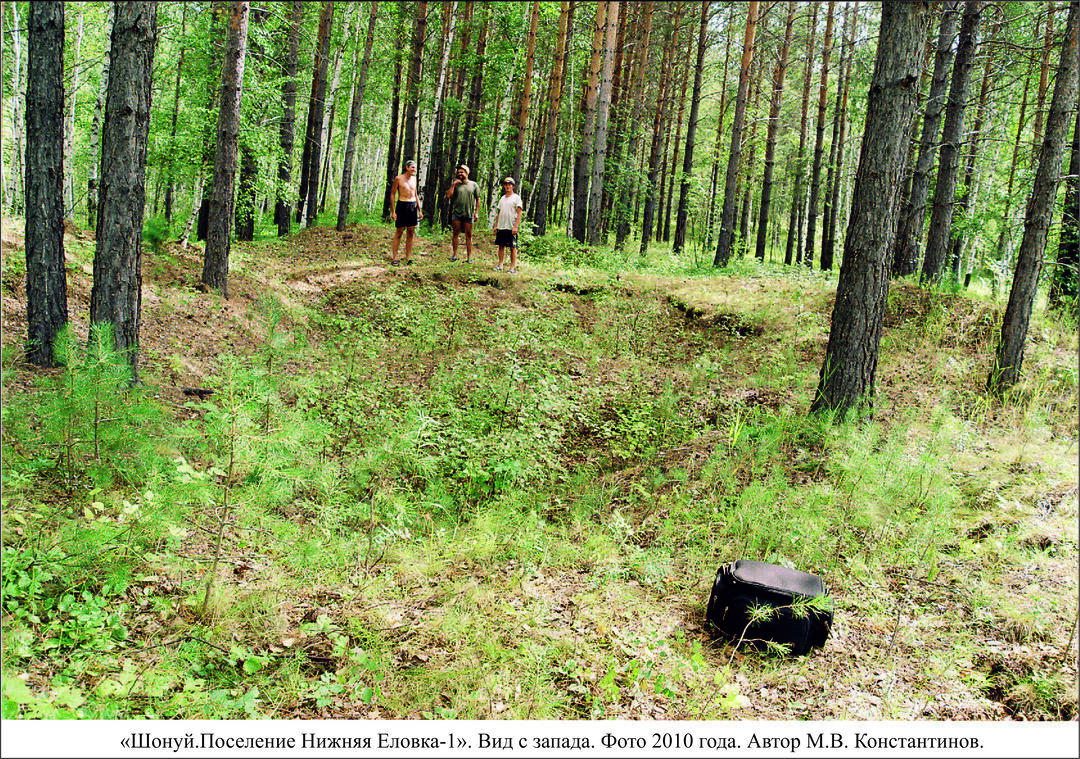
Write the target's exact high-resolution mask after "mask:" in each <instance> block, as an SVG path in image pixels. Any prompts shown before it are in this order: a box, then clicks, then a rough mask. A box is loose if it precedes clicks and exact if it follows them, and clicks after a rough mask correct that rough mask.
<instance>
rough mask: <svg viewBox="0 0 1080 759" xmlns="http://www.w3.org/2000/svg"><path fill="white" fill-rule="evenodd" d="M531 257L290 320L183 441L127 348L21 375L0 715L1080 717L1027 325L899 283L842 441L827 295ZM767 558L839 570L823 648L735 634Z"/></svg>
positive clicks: (1067, 538) (358, 290) (365, 290)
mask: <svg viewBox="0 0 1080 759" xmlns="http://www.w3.org/2000/svg"><path fill="white" fill-rule="evenodd" d="M523 247H524V248H525V250H526V251H527V253H528V255H529V256H530V258H531V260H536V261H537V262H538V264H539V263H542V264H543V265H545V266H550V267H552V268H557V269H558V273H557V274H556V275H553V276H552V277H551V278H550V279H545V278H541V277H538V278H537V279H536V281H534V282H532V283H530V284H525V285H521V286H517V287H515V288H513V289H508V290H499V289H493V288H484V287H474V286H469V285H453V284H447V283H446V282H445V281H435V280H427V279H424V278H422V277H421V278H412V279H410V278H400V279H391V280H388V281H387V282H384V283H379V284H374V283H353V284H347V285H342V286H340V287H337V288H335V289H333V290H331V291H328V292H327V293H326V294H325V296H324V299H323V301H322V302H321V304H320V308H319V309H318V310H317V312H316V315H315V316H314V318H313V319H312V322H311V325H310V326H311V328H312V330H313V334H314V337H313V338H312V339H309V338H308V337H307V336H301V335H299V334H296V333H295V332H290V331H289V330H287V329H285V328H283V326H282V323H283V321H282V311H281V306H280V304H277V303H276V302H275V301H273V300H272V299H271V300H267V301H266V302H264V303H262V304H260V305H259V306H258V308H257V310H256V311H255V312H254V318H255V321H256V322H257V323H258V325H259V330H260V346H259V347H258V349H257V350H255V351H253V352H251V353H249V354H247V355H223V356H221V357H220V360H219V365H218V368H217V371H216V372H215V374H214V375H213V377H211V378H210V379H209V380H208V381H207V383H206V389H207V392H206V393H204V396H205V397H202V398H198V399H192V400H190V401H189V402H188V403H187V406H186V408H185V409H183V410H182V411H183V413H182V414H180V415H179V416H178V417H176V418H174V416H175V415H174V416H171V415H170V413H167V412H166V409H164V408H163V407H162V405H161V404H160V403H158V402H157V401H155V398H154V392H153V383H154V379H153V369H152V368H151V367H147V368H145V369H144V374H146V376H147V379H145V381H146V383H147V384H146V385H145V386H131V385H130V383H129V382H128V375H127V372H126V369H125V367H124V365H123V364H122V362H120V361H119V358H118V357H117V356H115V355H114V354H112V353H111V352H110V351H109V350H108V349H107V348H106V347H104V346H99V347H95V348H94V349H93V350H90V351H85V350H83V349H81V348H80V346H78V345H76V344H75V343H74V342H73V341H72V340H70V339H69V340H66V341H64V342H62V346H63V347H62V350H63V351H64V352H65V353H64V358H65V360H64V367H63V368H62V369H60V370H55V371H53V372H49V373H43V374H40V375H36V376H37V380H36V381H35V382H34V383H33V384H32V385H31V386H29V387H23V386H19V385H18V384H17V383H16V379H17V377H18V376H19V374H20V373H22V372H24V371H25V369H24V368H22V367H19V366H18V365H16V364H15V363H14V362H13V361H12V360H11V359H10V357H8V358H7V359H6V360H5V362H4V377H3V383H4V406H3V431H4V439H3V456H4V473H3V477H4V479H3V509H4V514H5V519H4V532H3V546H4V547H3V605H4V632H5V636H4V649H3V665H4V675H3V678H4V679H3V683H4V697H3V716H4V717H5V718H11V717H37V718H98V719H113V718H134V717H145V718H154V719H165V718H203V717H213V718H247V717H273V718H292V717H319V716H322V717H413V718H437V719H447V718H459V719H484V718H493V717H497V718H512V719H558V718H605V717H620V716H637V717H648V718H679V719H717V718H724V717H728V716H743V715H747V716H757V717H765V718H768V717H775V718H785V719H787V718H799V717H816V718H830V719H845V718H873V719H900V718H919V717H926V716H930V717H936V718H943V719H945V718H950V719H951V718H984V719H985V718H988V717H989V718H993V717H1002V716H1015V717H1023V718H1035V719H1045V718H1050V719H1058V718H1063V717H1064V718H1075V716H1076V699H1075V693H1074V690H1075V682H1076V680H1075V677H1076V669H1075V654H1074V653H1072V652H1073V651H1074V650H1075V649H1073V648H1072V647H1071V646H1072V637H1071V634H1070V633H1069V626H1070V623H1071V622H1072V619H1073V615H1074V614H1075V608H1076V607H1075V602H1074V601H1071V600H1070V599H1073V598H1074V597H1075V593H1076V575H1075V568H1073V569H1069V568H1068V565H1069V562H1073V563H1075V558H1076V531H1075V528H1074V527H1070V526H1069V524H1070V522H1071V520H1075V516H1076V488H1075V478H1076V469H1075V459H1074V458H1073V459H1072V460H1071V461H1070V456H1072V457H1075V450H1076V427H1075V422H1073V423H1072V425H1071V426H1070V422H1069V421H1068V420H1069V419H1070V418H1073V419H1075V413H1076V395H1077V383H1076V377H1075V373H1074V372H1072V371H1071V370H1070V369H1069V368H1068V366H1066V365H1065V364H1064V363H1063V362H1061V361H1060V360H1058V359H1057V358H1055V355H1054V354H1053V353H1052V352H1049V351H1043V352H1039V351H1034V353H1035V354H1036V355H1035V357H1034V358H1032V359H1031V360H1030V363H1029V365H1028V367H1026V369H1027V379H1026V380H1025V383H1024V384H1023V385H1022V386H1021V388H1019V389H1018V391H1017V393H1016V394H1014V396H1013V398H1012V405H1008V406H1002V405H1000V404H998V403H996V402H991V401H989V400H986V399H984V398H983V397H982V396H981V395H980V394H979V393H978V392H976V390H975V389H974V388H975V387H976V386H975V384H974V382H975V380H976V379H977V378H978V375H979V373H980V372H982V371H984V370H983V366H984V365H985V363H986V362H985V352H986V350H987V345H988V344H989V340H990V337H991V332H992V327H993V325H994V324H996V323H998V321H999V320H998V318H997V314H996V312H994V311H993V309H991V308H990V307H984V306H981V305H979V304H974V305H970V306H968V305H964V304H963V303H959V304H958V301H957V300H956V299H955V298H951V299H950V298H947V297H945V296H940V297H939V296H926V297H923V296H922V295H918V296H916V295H915V294H913V293H911V292H907V291H900V292H899V294H896V295H894V296H893V299H892V300H891V301H890V317H889V318H890V320H891V321H890V322H889V329H890V332H889V334H888V335H887V337H886V340H885V343H884V347H883V368H882V369H881V370H880V371H879V377H881V376H885V377H887V379H886V380H885V381H884V382H882V390H881V391H880V393H879V399H878V402H877V413H876V415H875V417H874V418H872V419H869V420H864V421H863V422H860V423H854V424H847V425H840V424H838V423H837V422H836V421H835V420H834V419H832V418H831V417H830V416H829V415H815V416H810V415H808V414H807V410H806V409H807V405H808V400H809V399H810V398H811V397H812V392H813V388H814V385H815V383H816V379H817V374H816V370H817V365H818V363H819V362H820V352H821V350H822V349H823V342H822V339H823V336H824V335H827V331H828V312H827V311H823V308H824V305H825V303H826V301H827V298H826V297H825V296H824V295H823V293H824V292H825V289H826V288H827V283H826V282H825V281H823V278H822V277H820V276H818V275H816V274H812V273H806V272H799V273H798V275H797V279H796V280H790V279H784V278H777V277H776V275H775V269H774V268H771V267H770V266H768V265H766V266H761V265H759V264H757V263H756V262H748V263H739V264H738V266H737V267H736V269H737V271H736V274H737V275H738V276H733V277H723V278H721V279H720V280H718V282H719V284H716V283H715V282H708V281H704V280H702V281H698V280H697V279H696V278H692V279H693V280H694V282H693V283H692V284H690V285H688V286H685V285H680V287H683V289H681V290H680V289H678V288H676V287H675V286H674V285H672V284H671V283H668V282H667V281H666V280H664V279H663V276H664V275H665V274H666V273H668V270H667V269H665V268H664V267H668V264H665V265H664V267H661V268H660V269H656V268H653V269H650V268H648V266H643V267H642V269H641V270H640V273H641V276H642V277H644V279H642V280H640V281H638V280H635V281H633V282H631V281H628V280H627V279H626V278H624V277H622V276H619V277H616V276H613V275H612V274H610V273H607V271H605V270H604V269H603V268H602V267H604V266H609V265H610V266H612V267H614V266H615V265H614V264H613V263H612V262H614V261H618V266H620V267H621V266H622V265H623V263H622V259H623V258H624V254H622V253H613V252H611V251H610V250H600V251H597V250H592V249H588V248H584V247H581V246H577V245H576V244H573V243H570V242H568V241H565V240H560V239H557V238H552V239H548V238H541V239H534V238H529V237H528V236H525V240H524V241H523ZM635 256H636V254H635ZM596 266H600V267H601V268H600V269H599V271H597V270H589V271H586V270H587V267H596ZM578 267H585V268H578ZM739 267H741V268H739ZM615 270H621V269H615V268H612V269H610V270H608V271H611V272H613V271H615ZM575 272H577V273H575ZM581 272H586V276H584V277H583V276H581ZM658 272H659V273H658ZM683 273H684V274H685V271H684V272H683ZM650 277H651V278H652V279H649V278H650ZM754 278H759V279H762V281H767V282H768V287H763V288H758V287H757V285H754V289H753V290H752V291H751V290H749V289H747V290H745V291H739V290H738V289H737V288H739V287H742V286H743V283H744V282H745V281H747V280H748V279H750V280H752V279H754ZM717 288H719V289H717ZM724 288H726V289H724ZM732 288H736V289H735V290H733V289H732ZM778 294H780V297H781V298H782V300H783V305H782V306H780V305H777V302H778V301H777V297H778ZM935 298H936V299H935ZM721 303H728V304H730V303H740V304H741V308H740V309H739V310H726V311H725V310H723V309H722V308H721V307H720V306H719V305H718V304H721ZM695 304H696V305H695ZM781 326H783V327H784V328H783V329H781V328H780V327H781ZM1044 329H1045V333H1044V334H1046V335H1047V336H1048V340H1049V341H1052V340H1054V339H1056V338H1054V337H1053V335H1054V334H1055V333H1054V332H1053V329H1054V327H1053V325H1045V326H1044ZM296 367H303V368H302V369H300V370H297V369H296ZM905 383H906V384H905ZM931 383H939V384H938V385H937V386H935V385H933V384H931ZM20 387H21V388H22V389H17V388H20ZM923 393H925V395H923ZM1070 415H1071V417H1070ZM1070 483H1071V487H1072V489H1071V490H1069V486H1070ZM736 558H752V559H758V560H763V561H769V562H773V563H778V564H783V565H786V566H790V567H797V568H800V569H804V570H806V571H811V572H815V573H817V574H820V575H822V576H823V577H824V578H825V579H826V582H827V583H828V584H829V585H830V586H831V587H832V592H833V596H834V599H835V605H836V613H837V620H838V622H837V626H836V628H835V629H834V631H833V636H832V638H831V639H830V643H829V644H828V646H827V647H826V649H825V650H824V651H822V652H819V653H817V654H815V655H812V656H811V657H808V658H805V659H798V660H792V659H789V658H787V657H785V656H783V655H782V654H781V653H775V652H772V653H770V652H768V651H766V652H759V653H752V652H750V651H748V650H743V649H742V648H740V647H733V646H732V645H731V644H729V643H724V642H722V641H719V640H717V639H715V638H714V637H712V635H711V634H709V631H707V630H706V629H705V628H704V626H703V616H704V608H705V601H706V599H707V597H708V591H709V588H710V586H711V585H710V584H711V579H712V575H713V573H714V572H715V570H716V568H717V566H718V565H719V564H720V563H722V562H725V561H730V560H733V559H736ZM1003 585H1004V587H1008V588H1010V589H1011V592H1010V593H1007V594H1003V593H1002V592H1000V588H1001V587H1002V586H1003ZM1010 646H1012V647H1016V646H1023V647H1025V650H1026V651H1027V653H1026V654H1025V655H1024V656H1021V657H1019V658H1017V657H1016V656H1013V657H1012V658H1010V655H1009V654H1008V652H1009V651H1010V650H1012V649H1010V648H1009V647H1010ZM1014 653H1015V652H1014ZM826 672H827V673H826ZM882 672H886V673H889V674H888V677H886V678H885V679H884V680H883V679H882V676H881V673H882ZM811 680H812V681H813V683H814V684H813V687H812V688H811V687H809V686H804V684H805V683H808V682H810V681H811ZM765 694H772V695H765Z"/></svg>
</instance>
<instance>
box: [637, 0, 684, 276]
mask: <svg viewBox="0 0 1080 759" xmlns="http://www.w3.org/2000/svg"><path fill="white" fill-rule="evenodd" d="M682 11H683V5H682V3H681V2H680V3H676V5H675V17H674V20H673V22H672V31H671V36H669V37H668V41H667V44H666V45H665V46H664V54H663V57H662V58H661V60H660V75H659V80H658V82H657V87H656V90H657V93H656V113H655V114H654V115H653V128H652V147H651V148H650V149H649V159H648V167H649V174H648V178H647V179H646V181H645V187H644V188H642V189H643V191H644V197H643V198H642V200H643V204H642V205H643V208H642V211H641V246H640V248H639V250H638V252H639V254H640V255H642V256H644V255H645V253H646V252H647V251H648V249H649V240H650V238H651V237H652V225H653V218H654V216H655V215H656V205H657V204H656V196H657V181H656V180H657V174H658V173H659V164H660V149H661V145H662V138H663V128H664V111H665V107H664V106H665V104H666V102H667V91H668V88H669V87H670V86H671V74H672V71H671V69H672V64H673V63H674V61H675V54H676V51H677V50H678V48H679V27H680V24H681V23H682Z"/></svg>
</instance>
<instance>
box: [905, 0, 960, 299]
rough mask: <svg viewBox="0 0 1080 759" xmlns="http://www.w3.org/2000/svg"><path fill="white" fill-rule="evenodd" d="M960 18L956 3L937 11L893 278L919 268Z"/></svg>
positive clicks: (955, 0)
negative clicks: (927, 85) (930, 72)
mask: <svg viewBox="0 0 1080 759" xmlns="http://www.w3.org/2000/svg"><path fill="white" fill-rule="evenodd" d="M959 19H960V0H946V2H945V4H944V6H943V7H942V12H941V26H940V28H939V30H938V37H937V50H936V52H935V53H934V73H933V75H932V76H931V78H930V95H929V97H927V99H926V109H925V111H924V113H923V122H922V133H921V135H920V137H919V155H918V158H916V159H915V170H914V171H913V172H912V175H911V191H910V192H909V193H908V199H907V201H906V202H905V203H904V205H903V207H902V208H901V209H900V225H899V228H898V229H897V233H896V247H895V249H894V252H893V265H892V272H893V275H895V276H897V277H908V276H911V275H912V274H914V273H915V271H916V270H917V268H918V265H919V242H920V241H921V240H922V228H923V223H924V220H925V219H926V199H927V197H928V196H929V194H930V171H931V169H933V168H934V150H935V148H936V147H937V145H938V136H939V133H940V130H941V116H942V114H943V113H944V112H945V103H946V102H947V101H948V92H949V71H950V70H951V68H952V61H953V56H954V54H955V52H954V47H953V38H954V37H955V36H956V23H957V21H958V20H959Z"/></svg>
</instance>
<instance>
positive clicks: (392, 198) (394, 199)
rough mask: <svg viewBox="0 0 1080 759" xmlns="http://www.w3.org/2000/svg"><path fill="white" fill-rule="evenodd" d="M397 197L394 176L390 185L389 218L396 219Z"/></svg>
mask: <svg viewBox="0 0 1080 759" xmlns="http://www.w3.org/2000/svg"><path fill="white" fill-rule="evenodd" d="M397 197H398V180H397V177H394V183H393V184H392V185H390V218H391V219H393V220H394V221H397Z"/></svg>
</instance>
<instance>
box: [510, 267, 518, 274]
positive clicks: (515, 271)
mask: <svg viewBox="0 0 1080 759" xmlns="http://www.w3.org/2000/svg"><path fill="white" fill-rule="evenodd" d="M510 273H511V274H517V269H515V268H514V267H513V266H511V267H510Z"/></svg>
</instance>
